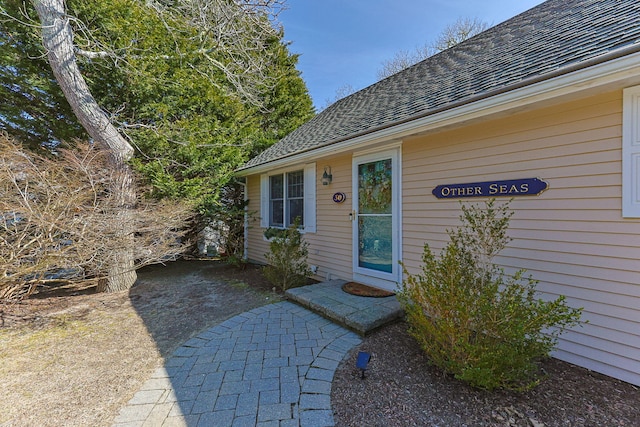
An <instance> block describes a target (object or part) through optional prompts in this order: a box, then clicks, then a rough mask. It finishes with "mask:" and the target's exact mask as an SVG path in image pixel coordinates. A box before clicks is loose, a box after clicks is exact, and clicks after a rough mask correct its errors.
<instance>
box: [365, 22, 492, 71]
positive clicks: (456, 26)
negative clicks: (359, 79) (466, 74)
mask: <svg viewBox="0 0 640 427" xmlns="http://www.w3.org/2000/svg"><path fill="white" fill-rule="evenodd" d="M487 28H489V24H487V23H486V22H483V21H480V20H479V19H478V18H473V19H471V18H458V19H457V20H456V22H454V23H453V24H449V25H447V26H446V27H445V28H444V29H443V30H442V32H440V34H439V35H438V37H436V40H435V41H434V42H433V44H429V43H426V44H424V45H423V46H420V47H417V48H416V49H415V50H414V51H407V50H401V51H398V52H396V54H395V55H394V56H393V58H392V59H390V60H387V61H383V62H382V68H380V69H379V70H378V72H377V73H376V76H377V77H378V80H382V79H385V78H387V77H389V76H391V75H393V74H396V73H397V72H399V71H402V70H404V69H405V68H408V67H410V66H412V65H414V64H417V63H418V62H420V61H422V60H424V59H427V58H428V57H430V56H432V55H434V54H436V53H438V52H441V51H443V50H446V49H449V48H450V47H453V46H455V45H457V44H458V43H462V42H463V41H465V40H467V39H470V38H471V37H473V36H475V35H476V34H480V33H481V32H483V31H484V30H486V29H487Z"/></svg>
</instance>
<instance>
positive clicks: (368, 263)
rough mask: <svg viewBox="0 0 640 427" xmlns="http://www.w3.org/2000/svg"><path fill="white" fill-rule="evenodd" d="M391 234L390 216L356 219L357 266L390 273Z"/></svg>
mask: <svg viewBox="0 0 640 427" xmlns="http://www.w3.org/2000/svg"><path fill="white" fill-rule="evenodd" d="M392 248H393V233H392V222H391V216H390V215H384V216H361V217H359V218H358V265H359V266H360V267H362V268H368V269H371V270H378V271H382V272H385V273H391V272H392V267H393V265H392V263H393V250H392Z"/></svg>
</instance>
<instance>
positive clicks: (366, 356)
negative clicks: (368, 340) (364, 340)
mask: <svg viewBox="0 0 640 427" xmlns="http://www.w3.org/2000/svg"><path fill="white" fill-rule="evenodd" d="M369 360H371V353H367V352H366V351H359V352H358V359H357V360H356V368H358V369H360V371H361V372H362V377H360V378H362V379H364V372H365V371H366V370H367V367H368V365H369Z"/></svg>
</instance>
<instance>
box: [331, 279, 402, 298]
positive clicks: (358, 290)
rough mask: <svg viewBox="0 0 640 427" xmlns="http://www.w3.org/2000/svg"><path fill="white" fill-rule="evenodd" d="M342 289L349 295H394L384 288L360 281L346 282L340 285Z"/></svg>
mask: <svg viewBox="0 0 640 427" xmlns="http://www.w3.org/2000/svg"><path fill="white" fill-rule="evenodd" d="M342 290H343V291H345V292H346V293H348V294H351V295H357V296H359V297H373V298H383V297H391V296H393V295H395V293H394V292H390V291H385V290H384V289H378V288H372V287H371V286H367V285H363V284H362V283H356V282H347V283H345V284H344V285H342Z"/></svg>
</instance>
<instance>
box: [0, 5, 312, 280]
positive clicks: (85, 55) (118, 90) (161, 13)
mask: <svg viewBox="0 0 640 427" xmlns="http://www.w3.org/2000/svg"><path fill="white" fill-rule="evenodd" d="M7 3H8V5H7V7H5V8H4V9H3V12H4V13H5V16H7V15H11V16H12V17H13V18H14V19H13V20H11V21H7V22H11V26H12V31H7V32H4V31H3V32H2V36H3V37H4V39H6V40H11V42H12V43H4V44H2V45H0V51H2V52H3V55H4V52H5V51H6V52H8V53H11V54H13V56H12V57H13V58H25V57H28V58H30V59H32V60H33V61H34V62H38V61H40V62H39V67H36V69H40V70H46V68H44V67H42V58H43V57H44V56H43V52H42V50H41V48H40V50H39V51H37V50H34V51H33V52H32V53H31V54H29V55H23V56H20V54H19V53H20V52H24V51H25V46H26V44H25V43H24V40H30V44H29V46H30V48H33V49H35V46H37V43H36V42H34V40H38V39H39V36H37V32H39V31H40V30H41V29H42V31H43V32H42V34H43V36H44V40H45V46H46V47H47V49H46V50H45V53H47V54H48V58H49V62H50V63H51V65H52V68H53V69H54V70H56V68H58V70H57V73H54V74H55V75H56V79H55V80H57V81H58V82H59V83H60V86H61V87H63V88H64V87H65V81H66V80H65V78H66V77H69V74H68V72H69V71H70V70H73V65H74V64H75V65H77V67H76V69H75V71H73V73H74V74H73V78H72V79H71V80H73V81H74V82H86V87H84V88H82V93H81V95H80V97H79V96H78V95H79V92H78V91H77V88H73V87H72V88H69V87H68V85H67V89H72V90H67V93H66V98H67V99H75V101H74V102H72V104H73V105H75V107H74V108H75V110H74V115H75V116H76V117H81V116H82V114H83V111H85V110H86V106H87V105H93V109H92V113H91V115H90V117H89V118H88V120H85V122H83V127H85V128H91V126H92V124H93V125H95V124H96V123H98V122H100V123H102V124H101V125H99V126H97V127H96V126H93V128H94V130H95V132H93V133H91V132H89V133H90V134H91V137H92V139H93V140H94V141H95V142H96V143H97V144H98V145H99V146H102V147H104V149H106V150H107V151H109V152H110V153H112V154H113V164H112V166H111V167H112V168H114V169H120V170H123V171H126V170H128V167H129V165H132V166H133V167H134V168H135V169H137V170H138V171H141V172H143V174H144V176H145V177H146V179H147V180H148V181H149V182H150V183H151V184H152V186H153V194H154V195H155V196H157V197H171V198H183V199H188V200H192V201H195V202H196V205H197V206H198V209H199V210H200V212H201V214H202V217H203V218H206V217H207V216H210V214H209V212H211V211H212V209H213V207H215V206H216V205H217V204H218V203H219V202H218V200H219V189H220V188H221V187H223V185H224V184H225V183H226V182H227V181H228V180H229V179H230V177H231V175H232V172H233V170H234V169H235V168H236V167H237V166H238V165H239V164H241V163H242V162H244V161H245V160H246V159H247V158H248V157H249V156H250V155H252V154H254V153H255V152H257V151H258V150H261V149H262V148H264V147H266V146H268V145H270V144H272V143H273V142H275V141H276V140H277V139H279V138H281V137H282V136H284V135H285V134H286V133H288V132H289V131H290V130H292V129H293V128H295V127H296V126H298V125H299V124H301V123H302V122H304V121H306V120H307V119H308V118H310V117H311V115H312V114H313V107H312V105H311V100H310V98H309V96H308V93H307V90H306V87H305V85H304V83H303V82H302V80H301V78H300V75H299V73H298V72H297V71H296V70H295V64H296V63H297V57H296V56H294V55H290V54H289V52H288V50H287V48H286V46H285V45H284V44H283V43H282V32H281V31H278V30H277V29H275V28H274V26H273V24H272V21H271V20H270V19H269V14H270V13H271V11H272V10H273V8H277V6H279V5H280V1H279V0H268V1H260V2H252V1H250V2H235V1H233V2H228V1H225V0H205V1H202V2H190V1H186V0H185V1H181V0H178V1H176V2H171V3H169V2H154V1H146V2H142V1H136V0H113V1H110V2H93V1H88V0H70V1H68V2H67V4H66V6H67V8H66V9H65V8H64V7H63V6H64V5H63V2H62V1H61V0H33V3H34V5H35V6H36V9H38V11H39V15H40V18H41V20H42V22H43V23H45V22H48V23H50V24H51V26H46V25H45V26H43V27H40V25H36V24H35V23H34V21H33V20H31V21H29V20H30V19H31V18H32V17H33V16H34V13H33V10H32V9H31V8H30V7H29V5H28V4H24V5H21V4H20V2H19V1H17V0H7ZM9 6H12V7H9ZM20 13H23V15H20ZM56 17H61V18H62V19H54V18H56ZM16 18H17V19H16ZM18 19H19V20H20V22H18ZM26 23H30V25H25V24H26ZM52 25H60V27H59V28H58V32H57V33H56V34H66V35H67V37H66V39H63V40H59V39H58V41H60V42H56V43H51V40H52V39H49V43H47V40H48V37H49V35H48V34H49V33H48V32H47V31H45V30H48V29H52V28H53V27H52ZM62 30H64V31H66V33H65V32H64V31H63V32H60V31H62ZM71 40H72V41H73V45H72V44H71ZM27 44H28V43H27ZM10 47H11V49H12V50H10V49H9V48H10ZM61 47H63V48H64V49H62V52H57V53H54V48H56V49H61ZM7 55H8V54H7ZM61 55H67V56H66V58H67V59H65V60H64V61H62V62H60V61H59V58H61V57H62V56H61ZM56 63H57V65H56ZM14 64H15V65H9V66H7V67H5V68H4V69H3V70H4V71H5V75H7V76H8V77H10V74H11V73H9V71H14V67H15V70H17V69H18V68H21V70H26V69H27V67H28V66H30V64H28V63H27V62H25V63H24V64H23V63H22V62H20V61H17V59H16V60H15V61H14ZM41 73H42V74H43V75H45V77H47V78H46V79H44V78H43V79H41V80H42V81H45V80H46V81H47V82H49V83H51V82H53V81H54V78H53V75H54V74H49V75H48V76H47V73H46V72H44V71H41ZM65 76H66V77H65ZM8 80H9V83H8V84H9V85H11V84H13V83H11V82H10V78H9V79H8ZM42 81H40V80H38V81H36V79H30V80H29V81H28V83H30V84H32V85H33V87H34V88H35V89H33V90H35V91H40V92H46V93H51V94H52V96H53V97H57V98H56V99H60V100H62V99H63V97H62V96H61V95H60V92H59V91H58V92H57V93H56V90H57V89H56V87H55V86H53V85H52V84H49V85H48V86H47V85H43V84H42ZM34 82H35V83H34ZM36 83H37V84H36ZM17 86H20V88H18V87H17ZM17 86H16V85H14V86H13V87H15V88H16V92H17V93H18V94H19V95H20V94H23V93H28V91H29V90H30V89H29V86H28V85H27V84H26V83H24V82H21V83H20V84H18V85H17ZM16 98H17V101H16V105H17V107H16V109H15V113H14V114H13V115H10V114H7V113H6V112H5V111H4V110H0V119H5V117H6V118H7V119H6V123H9V124H14V123H17V120H16V119H15V117H20V116H21V115H22V116H25V115H26V116H29V115H32V113H31V112H30V106H29V104H27V103H25V102H23V101H22V100H20V99H19V98H20V97H19V96H16ZM79 99H82V101H81V102H80V101H79ZM87 99H89V100H91V99H93V100H95V101H96V102H95V103H87V102H85V100H87ZM46 107H47V108H48V109H47V113H46V114H47V115H49V116H55V113H54V111H55V108H54V106H53V105H52V104H51V103H47V104H46ZM78 107H82V108H78ZM20 109H22V111H20ZM70 110H71V108H67V109H66V110H65V109H64V108H61V109H59V110H58V111H59V113H62V114H64V117H65V119H68V121H69V122H70V123H73V122H74V117H73V116H72V115H71V114H70V113H69V111H70ZM3 116H4V117H3ZM59 123H62V122H59ZM112 125H115V127H113V126H112ZM4 126H5V128H7V129H9V130H11V131H12V133H16V134H19V133H20V130H21V128H20V126H19V123H17V124H16V125H15V126H13V128H10V127H9V126H8V125H4ZM44 128H45V130H47V129H54V128H53V126H49V125H48V124H47V125H46V126H44ZM62 128H63V130H65V131H68V132H67V133H65V132H62V131H60V132H57V133H50V134H47V133H46V132H44V131H42V132H32V134H33V136H34V137H33V138H32V141H34V142H33V143H32V146H33V145H37V143H38V140H39V139H40V140H41V141H54V142H55V141H58V140H63V139H66V138H67V137H68V135H72V136H76V135H77V134H78V132H76V133H73V132H71V131H70V130H73V129H75V130H76V131H77V130H78V129H80V127H79V126H77V122H76V127H75V128H72V127H65V126H62ZM104 130H110V132H111V133H110V135H109V137H108V138H105V136H104ZM114 131H115V132H114ZM109 144H111V145H109ZM134 147H135V152H134ZM132 154H135V157H134V158H133V159H131V160H130V157H131V155H132ZM130 172H132V171H130ZM121 176H124V175H122V174H121ZM130 176H131V174H130ZM129 181H130V179H129ZM126 182H128V181H127V180H125V181H123V182H122V183H121V185H120V187H119V188H120V189H121V194H122V195H123V196H127V194H126V193H127V192H126V191H125V190H126V189H127V185H126ZM126 198H128V199H129V200H130V202H131V203H127V201H126ZM135 198H136V195H135V194H129V195H128V196H127V197H125V199H123V207H126V206H128V205H130V204H132V202H133V200H134V199H135ZM124 232H125V233H127V234H131V230H129V231H127V230H124ZM131 256H132V255H131V254H128V255H127V254H123V258H127V257H128V258H131ZM124 269H125V270H127V269H128V270H130V268H129V267H126V268H124ZM134 279H135V277H134V276H129V277H128V278H127V279H125V280H124V281H122V280H121V282H125V283H121V284H115V283H114V286H113V287H112V289H120V288H126V287H127V286H129V285H130V284H131V283H132V280H134Z"/></svg>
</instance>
